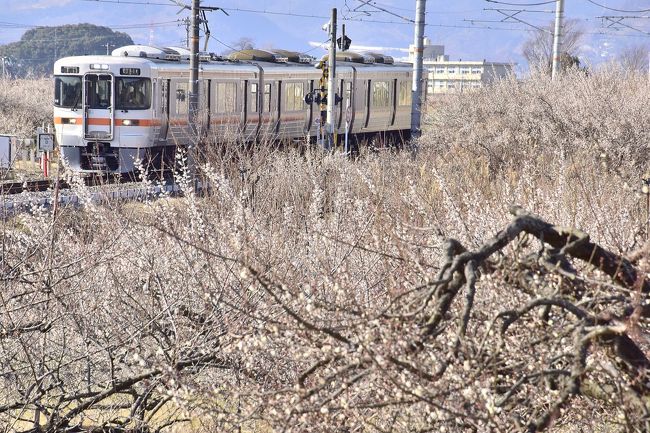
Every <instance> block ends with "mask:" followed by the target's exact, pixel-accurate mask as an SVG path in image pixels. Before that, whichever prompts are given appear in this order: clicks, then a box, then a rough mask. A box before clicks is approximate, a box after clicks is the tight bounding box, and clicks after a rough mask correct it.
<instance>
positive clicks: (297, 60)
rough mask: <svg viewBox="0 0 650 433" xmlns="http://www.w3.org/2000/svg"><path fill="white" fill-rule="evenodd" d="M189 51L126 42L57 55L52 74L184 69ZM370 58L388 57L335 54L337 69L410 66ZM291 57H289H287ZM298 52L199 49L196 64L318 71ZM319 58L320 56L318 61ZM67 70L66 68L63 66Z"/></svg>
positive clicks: (217, 67)
mask: <svg viewBox="0 0 650 433" xmlns="http://www.w3.org/2000/svg"><path fill="white" fill-rule="evenodd" d="M188 53H189V52H188V51H187V50H186V49H181V48H156V47H149V46H145V45H129V46H125V47H120V48H117V49H115V50H113V52H112V55H89V56H88V55H87V56H72V57H64V58H62V59H59V60H57V61H56V62H55V64H54V72H55V74H57V73H59V72H63V70H62V69H61V67H64V68H69V67H73V68H74V67H76V66H79V67H81V69H79V70H78V73H83V72H87V71H90V70H98V69H99V70H101V69H102V68H103V69H106V70H109V69H111V70H112V69H114V68H115V67H117V66H122V67H127V68H128V67H134V68H141V69H144V71H142V72H143V73H148V72H150V71H153V70H157V71H187V70H188V66H189V54H188ZM369 57H371V58H373V59H379V58H389V57H388V56H382V55H379V54H376V53H372V54H369V55H359V54H356V53H346V54H345V55H337V69H339V71H340V72H344V71H346V70H348V71H351V70H352V68H355V69H357V70H359V69H363V70H367V71H369V72H370V71H372V72H384V71H385V72H388V71H393V72H395V70H396V69H398V70H403V71H405V72H406V70H407V69H408V70H410V69H411V68H412V66H411V65H410V64H407V63H394V64H393V63H388V62H386V63H384V62H381V63H379V62H377V63H375V62H374V61H373V62H367V63H364V62H362V61H359V59H368V58H369ZM290 59H291V60H290ZM306 59H307V57H306V56H304V55H301V54H300V53H296V52H291V51H285V50H272V51H263V50H245V51H239V52H237V53H236V55H233V56H231V58H230V59H227V58H223V57H220V56H216V55H213V54H211V55H210V54H206V53H201V55H200V60H201V62H200V64H199V66H200V68H201V69H202V70H211V71H219V70H222V71H224V72H227V71H240V72H252V73H255V72H259V68H262V69H263V70H264V71H265V72H269V73H273V72H285V73H286V72H289V71H292V70H293V71H296V72H298V71H300V72H301V73H305V72H307V71H309V70H313V71H314V73H315V74H318V73H320V71H319V69H317V67H318V66H319V62H316V61H314V60H313V59H312V58H309V59H310V60H309V61H306ZM322 62H323V61H322V60H321V62H320V63H322ZM109 65H110V66H111V67H109ZM66 70H68V71H69V69H66Z"/></svg>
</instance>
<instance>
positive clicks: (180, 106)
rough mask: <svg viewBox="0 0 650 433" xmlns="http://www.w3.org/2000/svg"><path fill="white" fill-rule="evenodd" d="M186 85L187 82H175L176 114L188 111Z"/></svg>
mask: <svg viewBox="0 0 650 433" xmlns="http://www.w3.org/2000/svg"><path fill="white" fill-rule="evenodd" d="M188 87H189V83H176V114H187V112H188V103H189V100H188V98H187V88H188Z"/></svg>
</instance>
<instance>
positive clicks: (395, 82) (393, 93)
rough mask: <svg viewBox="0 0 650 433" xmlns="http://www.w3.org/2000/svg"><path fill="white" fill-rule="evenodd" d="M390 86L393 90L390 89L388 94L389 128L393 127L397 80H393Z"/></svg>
mask: <svg viewBox="0 0 650 433" xmlns="http://www.w3.org/2000/svg"><path fill="white" fill-rule="evenodd" d="M391 85H392V86H393V88H392V89H391V92H390V97H391V101H390V117H389V119H388V120H389V122H388V124H389V125H390V126H393V125H395V113H396V111H397V79H394V80H393V81H392V82H391Z"/></svg>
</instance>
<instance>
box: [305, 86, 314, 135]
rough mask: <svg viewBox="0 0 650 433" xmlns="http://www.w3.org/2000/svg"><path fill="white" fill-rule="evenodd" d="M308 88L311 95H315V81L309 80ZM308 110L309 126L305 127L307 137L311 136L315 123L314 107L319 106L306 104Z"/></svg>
mask: <svg viewBox="0 0 650 433" xmlns="http://www.w3.org/2000/svg"><path fill="white" fill-rule="evenodd" d="M307 86H308V87H307V88H308V89H309V94H310V95H312V96H313V95H314V80H309V81H308V83H307ZM306 105H307V108H308V109H309V113H308V114H307V125H306V126H305V130H306V132H307V135H310V131H311V130H312V122H313V121H314V107H315V106H316V105H317V104H306Z"/></svg>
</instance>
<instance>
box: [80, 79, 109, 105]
mask: <svg viewBox="0 0 650 433" xmlns="http://www.w3.org/2000/svg"><path fill="white" fill-rule="evenodd" d="M85 80H86V104H87V105H88V107H90V108H96V109H106V108H108V107H110V106H111V90H112V89H111V83H112V77H111V76H110V75H94V74H89V75H86V78H85Z"/></svg>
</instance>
